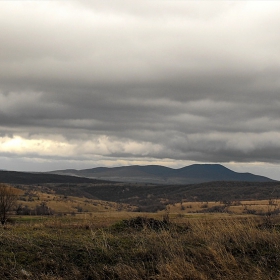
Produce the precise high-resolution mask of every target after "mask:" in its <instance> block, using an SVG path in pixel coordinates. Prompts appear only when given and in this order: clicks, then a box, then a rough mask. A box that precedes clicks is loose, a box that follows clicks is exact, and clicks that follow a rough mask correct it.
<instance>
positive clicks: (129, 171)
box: [51, 164, 274, 184]
mask: <svg viewBox="0 0 280 280" xmlns="http://www.w3.org/2000/svg"><path fill="white" fill-rule="evenodd" d="M51 173H52V174H62V175H72V176H73V175H74V176H79V177H87V178H94V179H102V180H112V181H120V182H139V183H156V184H198V183H205V182H212V181H244V182H273V181H274V180H272V179H270V178H267V177H264V176H259V175H254V174H252V173H238V172H234V171H232V170H230V169H228V168H226V167H224V166H223V165H220V164H193V165H190V166H186V167H183V168H179V169H173V168H169V167H165V166H160V165H146V166H139V165H132V166H121V167H112V168H109V167H97V168H92V169H82V170H75V169H66V170H57V171H53V172H51Z"/></svg>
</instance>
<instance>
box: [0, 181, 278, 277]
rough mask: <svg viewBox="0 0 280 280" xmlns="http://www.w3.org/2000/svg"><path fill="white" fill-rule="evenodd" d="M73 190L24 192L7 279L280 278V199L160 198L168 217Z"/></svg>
mask: <svg viewBox="0 0 280 280" xmlns="http://www.w3.org/2000/svg"><path fill="white" fill-rule="evenodd" d="M120 187H121V190H126V189H124V187H123V186H120ZM63 188H64V189H63ZM137 188H138V187H137ZM65 190H68V191H69V195H66V194H65ZM71 190H74V191H75V193H77V190H78V188H76V189H74V188H73V187H72V189H71V186H70V187H69V186H67V185H66V186H61V185H59V186H58V187H57V186H56V187H55V188H53V187H52V185H44V186H28V187H26V186H21V194H20V196H19V198H18V202H17V206H16V207H15V209H14V212H13V214H12V215H11V219H10V221H9V223H7V224H6V225H5V226H3V227H0V242H1V247H0V279H32V280H33V279H53V280H59V279H60V280H64V279H67V280H68V279H69V280H70V279H71V280H72V279H77V280H78V279H87V280H90V279H97V280H99V279H129V280H132V279H174V280H175V279H190V280H206V279H209V280H210V279H213V280H215V279H273V280H274V279H280V216H279V215H278V214H279V209H280V202H279V201H278V200H277V199H262V200H253V199H252V200H230V201H229V200H221V201H187V200H186V199H180V200H179V201H180V202H172V203H170V201H169V200H168V199H165V198H160V197H159V198H158V200H157V202H156V203H160V204H161V205H162V206H164V208H165V209H164V210H158V211H156V212H143V211H142V212H139V208H138V207H137V205H133V204H129V203H125V202H120V201H112V200H111V201H106V200H102V199H97V198H96V197H94V196H91V195H88V196H87V197H85V196H82V195H80V196H74V195H70V194H71ZM107 190H109V191H110V192H111V189H110V188H108V189H107ZM107 190H106V189H105V191H107ZM110 192H108V193H109V194H110ZM72 193H73V192H72ZM120 193H121V192H120ZM150 196H151V195H150V194H149V193H148V194H147V193H146V195H145V193H143V194H142V197H143V198H146V199H148V200H149V201H153V196H151V197H150ZM139 197H140V196H139ZM134 201H136V199H135V200H134ZM143 201H144V200H143Z"/></svg>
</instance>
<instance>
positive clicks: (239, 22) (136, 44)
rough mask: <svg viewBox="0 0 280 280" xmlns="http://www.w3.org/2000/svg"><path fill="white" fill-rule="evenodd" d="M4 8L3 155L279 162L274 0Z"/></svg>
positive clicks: (278, 39) (279, 37)
mask: <svg viewBox="0 0 280 280" xmlns="http://www.w3.org/2000/svg"><path fill="white" fill-rule="evenodd" d="M0 8H1V12H0V15H1V16H0V34H1V37H0V44H1V53H0V63H1V69H0V127H1V130H0V142H1V143H2V144H1V148H0V154H1V155H2V156H3V157H7V158H13V157H18V158H20V157H25V158H27V159H28V158H30V159H31V158H37V159H38V160H39V161H40V159H41V160H46V161H51V159H53V160H54V161H56V160H61V161H65V162H66V161H69V162H70V161H74V162H75V161H77V162H80V165H81V166H84V164H85V162H88V163H89V162H92V161H90V157H91V158H95V159H96V162H97V163H100V164H101V163H106V164H107V165H111V164H113V163H114V162H116V163H120V162H130V161H133V162H147V163H148V162H168V163H169V165H170V166H171V165H172V166H173V165H174V164H175V163H174V162H176V161H177V162H196V161H198V162H225V163H230V162H239V163H248V164H249V163H251V162H254V163H255V162H266V163H274V164H276V163H279V158H280V157H279V148H280V147H279V144H278V143H280V142H279V138H280V136H279V133H280V125H279V123H280V115H279V107H280V95H279V89H280V82H279V74H280V68H279V65H280V53H279V52H280V51H279V48H277V46H278V45H279V43H280V33H279V28H278V26H279V24H280V19H279V16H278V14H279V10H280V4H279V3H278V2H275V1H266V2H261V1H260V2H235V1H232V2H231V1H227V2H222V3H221V2H220V1H211V2H207V1H201V2H192V1H187V2H185V1H178V2H177V1H175V2H170V1H160V2H158V1H133V2H131V1H109V2H108V1H106V2H104V1H47V2H46V1H36V2H35V1H30V2H29V1H10V2H7V1H2V2H1V3H0ZM96 162H95V163H96ZM58 165H59V164H58ZM97 165H98V164H97Z"/></svg>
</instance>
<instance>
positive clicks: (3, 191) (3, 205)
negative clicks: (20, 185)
mask: <svg viewBox="0 0 280 280" xmlns="http://www.w3.org/2000/svg"><path fill="white" fill-rule="evenodd" d="M19 193H20V190H18V189H16V188H13V187H12V186H10V185H8V184H3V183H0V222H1V224H2V225H4V224H5V223H6V222H7V219H8V215H9V211H11V209H12V207H13V206H15V204H16V201H17V198H18V195H19Z"/></svg>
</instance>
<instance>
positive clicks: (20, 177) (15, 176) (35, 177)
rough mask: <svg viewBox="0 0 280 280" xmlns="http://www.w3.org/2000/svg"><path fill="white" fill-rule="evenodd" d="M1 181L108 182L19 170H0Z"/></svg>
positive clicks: (16, 182) (39, 182)
mask: <svg viewBox="0 0 280 280" xmlns="http://www.w3.org/2000/svg"><path fill="white" fill-rule="evenodd" d="M0 182H1V183H8V184H20V185H21V184H22V185H24V184H47V183H66V184H82V183H92V184H99V183H108V181H107V182H106V181H102V180H96V179H90V178H85V177H77V176H69V175H58V174H48V173H38V172H37V173H32V172H17V171H0Z"/></svg>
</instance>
